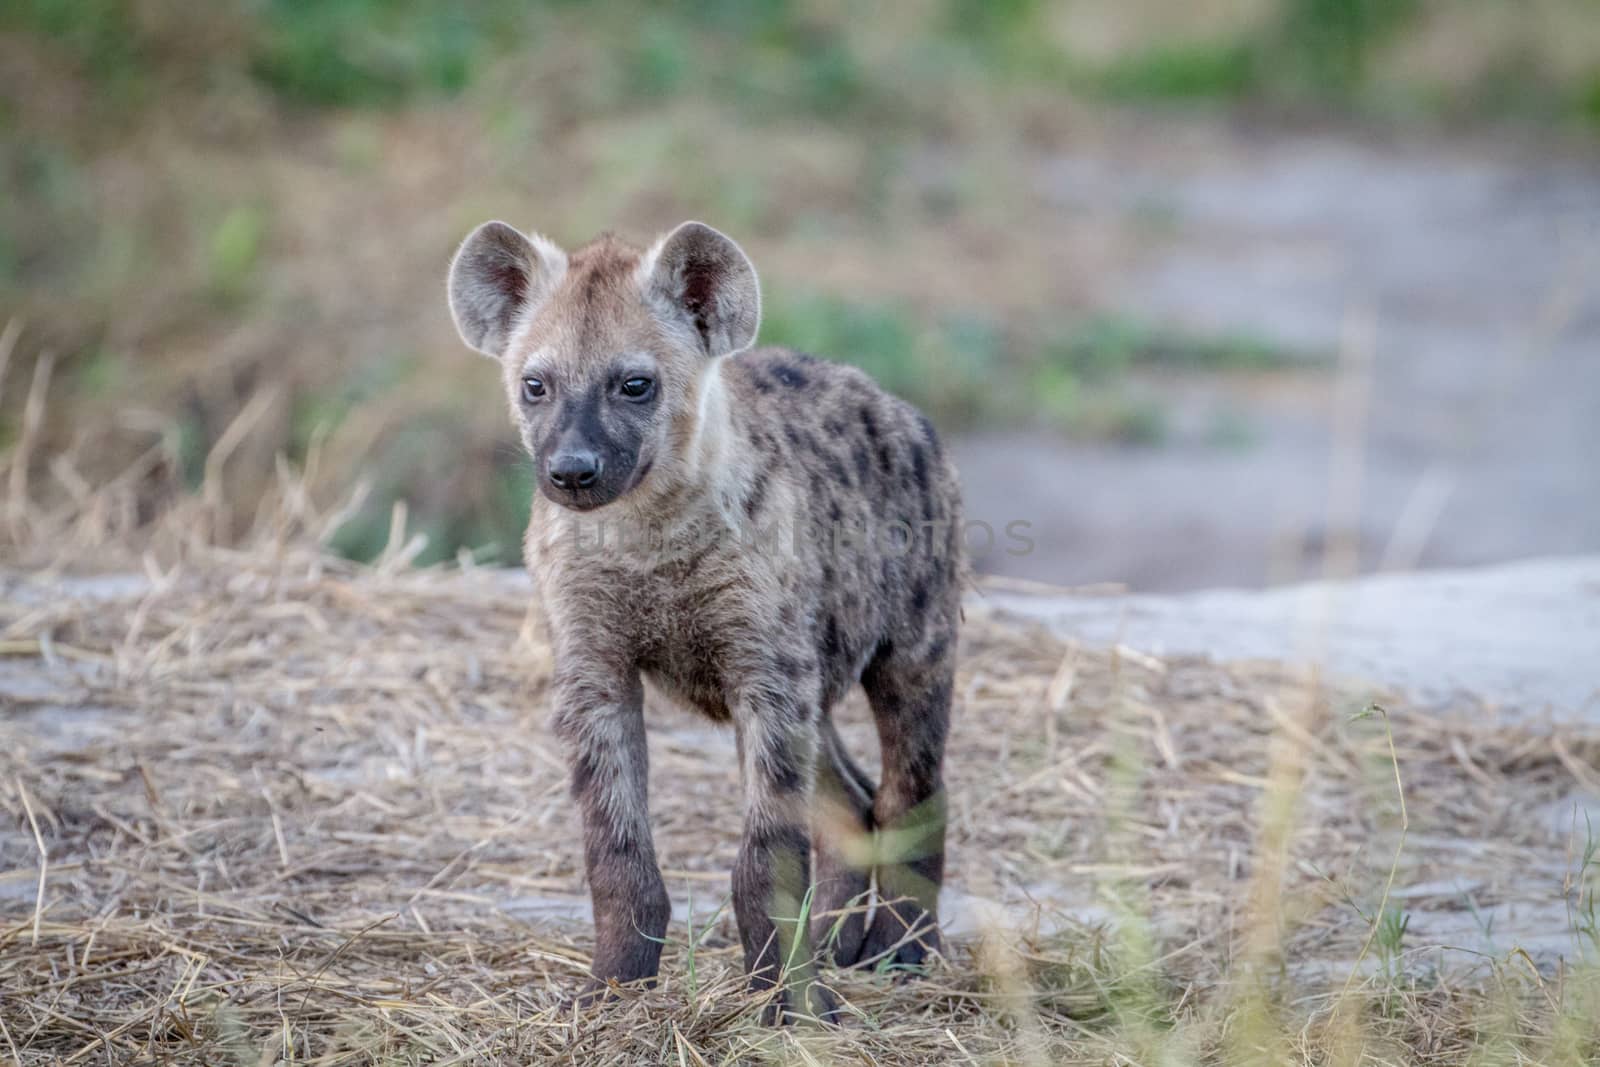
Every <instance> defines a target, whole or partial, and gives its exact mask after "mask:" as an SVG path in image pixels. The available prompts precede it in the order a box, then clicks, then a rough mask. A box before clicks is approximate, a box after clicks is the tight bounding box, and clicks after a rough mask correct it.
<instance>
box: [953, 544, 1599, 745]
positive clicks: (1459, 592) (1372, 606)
mask: <svg viewBox="0 0 1600 1067" xmlns="http://www.w3.org/2000/svg"><path fill="white" fill-rule="evenodd" d="M982 600H983V602H984V603H986V604H988V605H989V606H991V607H993V608H996V609H999V610H1001V611H1002V612H1004V613H1008V614H1015V615H1021V616H1024V617H1026V618H1032V619H1039V620H1042V621H1044V622H1047V623H1048V624H1049V625H1050V626H1051V628H1052V629H1054V630H1055V631H1056V632H1057V633H1061V634H1064V635H1067V636H1069V637H1072V638H1075V639H1078V640H1082V641H1084V642H1086V643H1088V644H1090V645H1094V646H1103V645H1108V644H1112V643H1115V642H1121V643H1123V644H1126V645H1129V646H1131V647H1133V648H1136V649H1139V650H1140V651H1143V652H1148V653H1151V654H1154V655H1159V656H1174V655H1201V656H1207V657H1210V658H1213V659H1216V660H1221V661H1228V660H1273V661H1285V660H1289V661H1293V660H1301V661H1310V662H1315V663H1318V664H1321V665H1323V666H1324V668H1325V669H1326V670H1327V671H1329V672H1330V673H1331V674H1333V675H1335V676H1338V677H1341V678H1346V679H1352V680H1357V681H1363V682H1366V683H1368V684H1373V685H1377V686H1381V687H1390V688H1395V689H1399V690H1403V691H1405V692H1406V693H1408V694H1410V696H1411V697H1412V698H1413V699H1414V700H1415V701H1416V702H1417V703H1418V704H1419V706H1422V707H1427V708H1432V709H1434V710H1436V711H1437V712H1438V713H1440V714H1451V713H1453V712H1456V711H1460V710H1461V709H1463V708H1470V709H1472V710H1473V713H1474V714H1476V713H1478V712H1480V711H1481V710H1482V709H1481V707H1480V706H1479V705H1478V704H1477V703H1476V702H1475V701H1476V700H1481V701H1484V702H1486V703H1487V704H1488V705H1490V706H1491V707H1495V708H1497V710H1499V711H1500V712H1501V713H1503V714H1505V715H1507V716H1512V717H1515V716H1521V715H1532V716H1540V715H1544V714H1550V715H1551V716H1553V717H1554V718H1556V719H1558V720H1574V719H1576V720H1582V721H1587V722H1591V723H1600V666H1597V665H1596V663H1595V651H1596V650H1597V649H1600V556H1588V557H1577V558H1568V559H1541V560H1529V561H1525V562H1521V563H1513V564H1506V565H1502V566H1497V567H1485V568H1481V569H1477V570H1453V571H1451V570H1447V571H1434V572H1429V573H1421V574H1404V575H1396V574H1389V575H1374V576H1371V577H1367V578H1363V579H1360V580H1357V581H1352V582H1317V583H1308V584H1304V585H1293V586H1286V587H1284V588H1281V589H1270V590H1240V589H1215V590H1209V591H1206V592H1200V593H1189V594H1185V595H1180V596H1150V595H1143V596H1091V597H1067V596H1028V595H1021V594H1005V593H999V592H989V593H987V594H985V596H984V597H983V598H982ZM1463 697H1471V698H1475V700H1465V701H1464V700H1463V699H1462V698H1463Z"/></svg>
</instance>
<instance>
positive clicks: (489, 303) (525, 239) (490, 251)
mask: <svg viewBox="0 0 1600 1067" xmlns="http://www.w3.org/2000/svg"><path fill="white" fill-rule="evenodd" d="M566 271H567V254H566V253H565V252H563V251H561V249H560V248H558V247H557V246H556V245H555V244H553V243H551V242H550V241H547V240H545V239H544V238H543V237H540V236H539V235H538V234H532V235H529V234H524V233H520V232H518V231H517V230H515V229H513V228H512V227H510V226H507V225H506V224H505V223H503V222H486V223H484V224H483V225H482V226H479V227H478V228H477V229H476V230H473V231H472V232H471V233H470V234H468V235H467V239H466V240H465V241H462V242H461V249H460V251H458V252H457V253H456V258H455V259H454V260H452V261H451V263H450V314H451V316H452V317H453V318H454V319H455V320H456V329H457V330H459V331H460V333H461V339H462V340H463V341H465V342H467V344H468V345H470V346H472V347H473V348H476V349H477V350H478V351H479V352H482V353H483V354H484V355H486V356H493V357H494V358H496V359H498V358H500V356H501V355H503V354H504V353H505V350H506V345H507V344H508V343H509V342H510V341H511V335H512V334H513V333H514V332H515V331H516V328H517V324H518V323H519V322H521V321H525V316H528V315H531V314H532V313H533V312H534V311H535V310H537V309H538V307H539V305H540V304H542V303H544V302H545V301H546V300H548V299H550V294H551V293H553V292H554V291H555V288H556V286H557V285H558V284H560V282H561V276H562V275H563V274H565V273H566Z"/></svg>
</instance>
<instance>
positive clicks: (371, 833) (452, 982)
mask: <svg viewBox="0 0 1600 1067" xmlns="http://www.w3.org/2000/svg"><path fill="white" fill-rule="evenodd" d="M224 458H225V457H224ZM215 467H216V468H217V473H218V477H220V469H221V467H222V461H221V460H220V459H219V460H218V462H217V463H216V464H215ZM58 473H59V472H58ZM301 484H302V483H300V482H299V481H297V480H296V479H295V478H291V477H289V476H288V475H287V474H285V475H284V476H283V478H282V480H281V482H280V489H281V492H280V493H278V494H274V495H272V496H270V497H269V498H267V499H265V500H263V501H262V502H261V508H260V511H259V515H258V521H257V522H256V523H255V533H254V534H253V535H252V538H251V540H252V543H253V544H254V545H255V546H256V547H253V548H251V549H248V550H240V549H226V548H217V547H213V545H212V544H211V541H210V539H209V538H208V536H207V534H206V531H207V530H208V529H211V528H212V527H213V526H214V525H215V520H216V519H217V515H216V514H215V513H214V512H215V509H216V508H218V507H220V506H221V505H220V504H219V503H218V501H219V500H220V499H221V497H222V494H220V493H217V492H212V493H209V494H208V493H205V492H202V493H201V494H200V495H199V496H198V497H196V498H184V499H181V500H180V501H179V503H178V505H177V506H175V507H174V508H173V509H172V511H171V512H170V513H169V516H168V517H167V518H166V519H165V520H163V521H161V522H158V523H157V524H155V526H154V527H148V526H145V527H142V528H143V529H144V533H142V534H139V535H138V536H137V537H136V536H135V535H134V534H133V533H132V532H130V527H129V525H128V524H138V523H140V522H141V520H140V519H139V518H138V517H137V516H136V515H133V514H132V513H131V512H129V511H128V510H127V509H126V508H125V507H122V506H120V505H119V504H118V502H117V495H116V490H115V487H113V488H112V489H109V490H104V491H101V492H97V493H93V494H87V495H85V496H84V497H83V500H82V501H81V506H79V507H78V509H77V510H75V511H70V512H69V511H66V510H60V511H57V512H53V513H50V514H42V513H40V512H38V511H37V510H35V509H29V508H28V507H26V506H25V504H26V500H23V501H22V505H19V506H16V507H13V508H11V509H10V510H9V512H8V514H10V516H11V525H10V527H9V528H8V533H7V534H6V537H7V540H6V542H5V543H6V545H7V557H6V558H7V559H9V560H11V561H12V563H11V564H9V565H8V566H7V567H6V568H5V569H4V571H0V593H3V596H0V704H3V707H4V709H5V710H4V714H3V716H0V805H3V806H4V808H5V811H6V817H5V819H4V820H3V824H0V857H3V859H0V990H3V991H4V993H3V999H0V1023H3V1024H4V1025H3V1028H0V1058H3V1057H7V1056H12V1057H15V1058H17V1059H18V1060H20V1061H22V1062H41V1063H42V1062H56V1061H58V1060H59V1061H63V1062H69V1063H102V1062H112V1063H127V1062H161V1063H166V1062H194V1063H251V1064H255V1063H271V1062H275V1061H279V1060H281V1061H283V1062H295V1063H369V1062H372V1063H376V1062H384V1063H389V1062H400V1063H405V1062H429V1063H454V1062H507V1063H524V1062H526V1063H544V1062H565V1063H583V1064H591V1063H592V1064H625V1063H653V1062H669V1063H680V1064H701V1063H726V1062H752V1063H768V1062H785V1063H787V1062H797V1063H869V1064H884V1065H888V1064H917V1063H928V1062H956V1063H984V1064H987V1063H1025V1064H1034V1063H1041V1064H1042V1063H1072V1062H1084V1063H1171V1064H1182V1063H1198V1062H1230V1063H1231V1062H1259V1063H1265V1064H1282V1063H1299V1062H1304V1063H1351V1064H1354V1063H1361V1062H1371V1063H1397V1062H1421V1063H1466V1062H1473V1063H1520V1062H1544V1063H1572V1064H1577V1063H1582V1062H1589V1061H1590V1059H1591V1058H1592V1057H1593V1056H1594V1055H1595V1054H1596V1053H1597V1051H1600V1045H1597V1042H1600V1034H1597V1032H1596V1022H1595V1020H1596V1019H1600V989H1597V980H1596V970H1595V966H1594V964H1595V960H1596V950H1597V945H1596V944H1595V940H1594V936H1595V929H1594V912H1593V908H1594V884H1595V872H1594V869H1593V866H1592V860H1593V858H1594V857H1593V853H1592V844H1590V845H1589V847H1590V849H1591V851H1590V852H1588V853H1586V852H1585V847H1586V843H1587V841H1586V837H1585V834H1584V828H1583V826H1582V824H1581V822H1580V823H1579V824H1578V825H1577V826H1576V827H1574V826H1573V817H1572V811H1573V810H1574V809H1573V804H1574V803H1575V801H1576V798H1582V797H1585V796H1587V797H1588V798H1589V799H1590V800H1591V801H1592V799H1593V797H1594V796H1595V795H1600V731H1595V730H1592V729H1586V728H1585V729H1579V728H1573V727H1565V726H1564V727H1560V728H1556V727H1554V726H1552V725H1551V724H1548V723H1538V722H1530V721H1513V720H1509V719H1507V720H1502V719H1501V718H1499V717H1498V716H1496V715H1495V714H1494V713H1493V712H1492V710H1491V709H1483V708H1472V707H1465V708H1453V709H1446V711H1439V710H1438V709H1434V710H1424V709H1415V708H1410V707H1406V706H1405V705H1403V704H1398V703H1388V704H1386V707H1387V708H1388V711H1387V712H1386V713H1383V714H1378V713H1374V714H1369V715H1365V716H1361V715H1353V714H1352V713H1355V712H1359V711H1360V709H1361V708H1362V707H1363V706H1364V704H1365V701H1366V699H1367V695H1365V694H1352V693H1344V692H1340V691H1338V690H1334V689H1330V688H1327V687H1325V686H1322V685H1320V684H1319V683H1318V681H1317V680H1316V679H1315V678H1314V677H1311V676H1307V675H1305V674H1303V673H1299V672H1296V671H1292V670H1288V669H1286V668H1283V667H1279V666H1273V665H1256V666H1234V667H1224V666H1216V665H1211V664H1207V663H1203V662H1196V661H1189V660H1173V661H1160V660H1156V659H1152V658H1150V657H1148V656H1144V655H1141V654H1139V653H1137V652H1135V651H1133V650H1128V649H1116V650H1110V651H1105V650H1090V649H1086V648H1080V647H1077V646H1075V645H1073V644H1071V643H1068V642H1065V641H1063V640H1061V639H1059V638H1057V637H1055V636H1052V635H1051V634H1049V633H1047V632H1044V631H1042V630H1038V629H1031V628H1028V627H1025V626H1022V625H1020V624H1017V623H1014V622H1011V621H1008V620H1006V619H1002V618H997V617H994V616H993V615H992V614H991V613H990V612H988V611H987V610H986V609H985V607H984V604H983V600H982V597H981V595H978V596H976V597H975V598H974V599H973V601H972V603H971V605H970V608H969V612H968V625H967V627H966V633H965V653H964V667H963V671H962V676H961V680H960V687H959V695H958V708H957V714H956V724H957V725H956V731H955V735H954V738H953V740H952V743H951V758H950V785H951V812H952V822H951V890H952V892H951V894H950V898H949V904H948V906H947V908H946V919H947V922H948V923H949V926H950V932H951V935H952V936H951V939H950V940H951V945H950V954H949V958H948V959H947V960H944V961H941V962H940V963H939V964H938V965H937V966H936V967H935V968H933V970H932V972H931V973H930V974H929V975H927V976H925V977H923V978H921V979H918V980H913V981H897V980H895V979H894V978H892V977H890V976H887V975H873V974H834V973H831V972H830V973H829V975H828V978H827V980H828V981H830V982H831V983H832V984H834V985H835V986H836V988H837V989H838V990H839V992H840V993H841V994H842V995H843V997H844V998H845V1000H846V1001H847V1002H848V1004H849V1005H850V1007H851V1009H852V1010H853V1012H854V1013H855V1015H854V1018H852V1019H851V1020H850V1021H849V1022H847V1023H846V1024H845V1025H844V1026H843V1027H841V1028H839V1029H837V1030H829V1031H816V1030H811V1029H805V1028H800V1029H790V1030H782V1031H774V1030H769V1029H765V1028H762V1027H760V1026H758V1025H756V1023H755V1016H756V1014H757V1009H758V1007H759V1006H758V1005H757V1004H755V1003H754V1002H753V1001H752V999H751V997H750V996H749V995H748V994H747V993H745V992H744V991H743V989H742V983H741V982H740V978H739V975H738V962H739V961H738V947H737V939H736V937H735V936H734V932H733V930H732V927H731V921H730V919H729V917H728V915H727V911H726V909H722V910H721V911H720V912H719V911H717V904H718V903H719V902H720V901H721V900H722V898H723V897H724V895H725V894H726V891H727V871H728V869H729V867H730V866H731V863H732V859H733V854H734V849H735V846H736V840H737V827H738V809H739V801H738V795H739V789H738V781H737V771H736V761H735V760H734V759H732V758H731V756H730V753H731V751H732V740H731V738H730V737H728V736H726V735H725V734H721V733H719V732H717V731H716V730H714V729H712V728H709V727H707V726H704V725H702V724H701V723H700V722H698V721H697V720H695V719H692V718H690V717H689V716H687V715H685V714H683V713H681V712H678V711H675V710H672V709H669V708H653V709H652V711H651V718H652V728H653V729H652V737H651V745H652V753H651V756H652V761H653V768H652V769H653V779H652V781H653V791H654V796H653V809H654V821H655V827H656V833H657V839H658V850H659V852H660V855H661V859H662V862H663V866H664V868H665V869H666V871H667V872H668V873H667V880H668V884H669V887H670V888H671V890H672V892H673V895H674V898H675V900H676V901H677V903H678V904H679V905H680V908H681V910H682V911H683V912H684V913H685V914H687V915H690V916H692V917H693V918H694V925H693V926H692V927H691V926H689V925H688V924H687V923H686V922H685V921H684V916H683V915H680V917H679V919H678V920H677V921H675V922H674V924H673V926H672V928H671V930H670V932H669V940H670V943H669V945H668V948H667V951H666V954H665V958H664V969H663V981H662V982H661V983H660V984H659V986H657V987H656V988H655V989H652V990H638V991H631V990H630V991H626V992H625V993H624V994H623V995H622V996H621V997H620V999H619V1000H618V1001H617V1002H615V1003H612V1004H609V1005H607V1006H605V1007H604V1008H603V1009H601V1010H599V1011H597V1012H595V1013H593V1014H589V1015H586V1016H581V1017H577V1016H574V1015H572V1014H571V1013H570V1012H569V1011H568V1010H566V1009H565V1008H564V1007H563V996H564V995H565V994H567V993H570V992H571V991H572V990H573V989H574V987H575V985H576V983H577V981H578V979H579V977H580V976H581V974H582V973H583V971H584V968H585V966H586V964H587V961H588V957H587V951H588V945H589V940H588V938H589V934H590V931H589V928H588V924H587V922H586V921H585V919H584V917H583V901H584V887H583V885H582V880H581V860H580V854H579V848H578V842H577V835H576V833H575V828H574V822H575V812H574V810H573V808H572V805H571V803H570V801H569V800H568V798H567V795H566V790H565V781H564V779H565V774H564V769H563V765H562V762H561V758H560V754H559V751H558V749H557V747H556V746H555V744H554V743H553V740H552V738H551V736H550V734H549V731H548V727H547V724H546V716H545V713H544V712H545V708H544V704H545V685H546V678H547V672H548V668H549V656H548V651H547V649H545V647H544V646H543V645H542V644H541V643H540V641H539V639H538V636H537V634H536V633H535V632H534V629H533V628H532V627H530V626H529V625H527V623H526V614H525V604H526V601H527V590H526V587H525V585H524V584H523V581H522V580H521V579H520V578H519V577H518V576H515V575H508V574H506V573H505V572H498V571H474V570H472V569H470V568H469V569H467V570H465V571H462V570H458V569H450V570H416V569H413V568H411V567H409V565H408V563H407V559H408V556H409V555H410V554H411V553H413V552H414V551H415V547H416V546H415V545H414V543H412V544H409V545H408V541H407V538H406V537H405V531H404V523H403V516H399V517H398V519H399V520H400V521H397V524H396V526H397V528H396V531H395V536H394V537H393V539H392V547H393V550H392V551H391V552H390V553H388V554H387V555H386V556H385V558H384V559H383V560H382V561H380V562H379V563H378V564H377V565H376V566H373V567H370V568H363V567H356V566H354V565H351V564H348V563H343V562H339V561H335V560H332V559H330V558H328V557H327V556H325V555H324V554H322V553H321V552H320V551H319V550H318V549H316V547H315V538H314V536H313V535H314V533H315V532H316V531H317V530H318V529H325V528H326V527H327V524H328V521H329V520H328V517H327V516H324V515H321V514H319V513H317V512H316V511H315V510H314V509H313V508H312V507H311V506H310V503H309V501H308V500H307V499H306V498H305V496H304V494H303V493H302V492H301V491H300V490H299V486H300V485H301ZM13 502H14V503H15V498H14V500H13ZM134 544H139V545H141V546H142V548H143V549H145V551H144V554H143V555H142V556H140V555H136V554H133V553H132V552H131V551H130V546H131V545H134ZM86 568H87V569H90V570H98V571H105V570H107V569H110V570H112V571H116V572H121V573H122V575H123V577H120V578H113V579H107V578H89V577H84V576H83V574H82V572H83V571H84V570H85V569H86ZM72 573H77V574H78V576H77V577H69V576H67V575H69V574H72ZM130 574H131V575H134V577H129V575H130ZM843 719H844V722H845V729H844V732H845V735H846V738H847V740H848V741H849V742H851V743H852V745H853V746H854V747H856V748H857V749H858V750H860V751H862V752H869V751H870V750H871V730H870V727H869V726H868V725H867V722H866V719H865V714H864V710H863V709H862V708H860V707H858V706H850V707H848V708H846V709H845V711H844V713H843ZM1398 789H1403V790H1404V793H1403V802H1402V794H1400V793H1399V792H1398V791H1397V790H1398ZM1385 902H1387V907H1385ZM1586 909H1587V910H1586ZM713 913H714V914H713ZM1407 924H1409V925H1407ZM1586 924H1587V925H1586Z"/></svg>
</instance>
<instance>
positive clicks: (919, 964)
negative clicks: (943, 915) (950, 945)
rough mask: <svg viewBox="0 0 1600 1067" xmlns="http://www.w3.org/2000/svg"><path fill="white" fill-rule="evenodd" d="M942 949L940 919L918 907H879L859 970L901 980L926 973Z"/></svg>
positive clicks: (863, 942)
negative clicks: (884, 973) (930, 961)
mask: <svg viewBox="0 0 1600 1067" xmlns="http://www.w3.org/2000/svg"><path fill="white" fill-rule="evenodd" d="M942 948H943V939H942V938H941V937H940V934H939V919H938V917H937V916H936V915H934V914H933V913H931V912H927V911H923V910H922V909H921V908H920V907H918V906H916V905H915V904H905V903H901V904H879V905H878V908H877V911H876V912H874V914H873V916H872V923H871V924H870V925H869V926H868V927H867V933H866V937H865V938H863V939H862V943H861V955H860V957H859V958H858V959H857V960H856V966H858V967H862V968H870V969H872V970H877V971H888V972H890V973H893V974H897V975H902V976H908V977H909V976H915V975H920V974H922V973H923V971H924V968H925V966H926V964H927V963H928V959H929V957H930V956H937V955H939V954H940V951H941V949H942Z"/></svg>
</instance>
